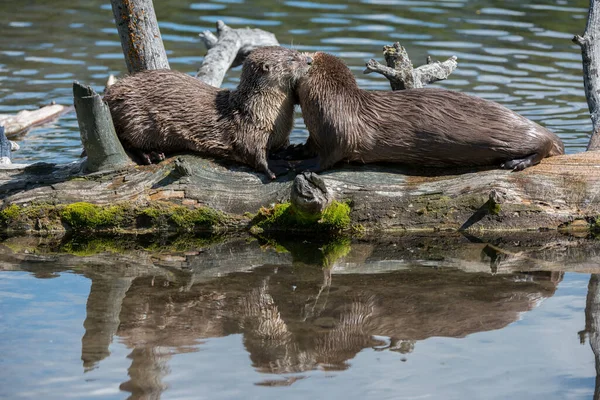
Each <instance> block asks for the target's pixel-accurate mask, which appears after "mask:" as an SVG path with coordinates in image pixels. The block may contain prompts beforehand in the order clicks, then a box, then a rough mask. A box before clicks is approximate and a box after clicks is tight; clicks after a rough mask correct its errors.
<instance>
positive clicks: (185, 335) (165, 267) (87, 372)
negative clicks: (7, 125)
mask: <svg viewBox="0 0 600 400" xmlns="http://www.w3.org/2000/svg"><path fill="white" fill-rule="evenodd" d="M155 6H156V11H157V15H158V19H159V21H160V27H161V31H162V35H163V40H164V42H165V46H166V48H167V50H168V55H169V61H170V63H171V66H172V68H174V69H178V70H181V71H185V72H188V73H193V72H194V71H195V70H196V69H197V67H198V66H199V65H200V63H201V62H202V55H203V53H204V49H203V48H202V45H201V44H200V42H199V40H198V39H197V34H198V33H199V32H201V31H203V30H206V29H210V30H214V23H215V21H217V20H218V19H222V20H224V21H225V22H226V23H228V24H229V25H231V26H232V27H234V28H235V27H244V26H248V25H249V26H252V27H260V28H262V29H266V30H269V31H271V32H274V33H275V34H276V36H277V38H278V39H279V41H280V42H281V43H282V44H284V45H287V46H293V47H295V48H297V49H300V50H303V51H316V50H322V51H328V52H331V53H334V54H336V55H338V56H340V57H342V58H343V59H344V60H345V61H346V62H347V63H348V65H349V66H350V67H351V68H352V70H353V71H354V73H355V75H356V76H357V78H358V79H359V84H360V85H361V86H362V87H363V88H367V89H379V90H388V88H389V86H388V83H387V81H386V80H385V79H383V78H381V77H379V76H375V75H363V74H362V70H363V68H364V63H365V62H366V61H367V60H368V59H370V58H376V59H378V60H380V61H381V59H382V57H381V53H380V50H381V47H382V46H383V45H386V44H390V43H392V42H394V41H400V42H401V43H402V44H403V45H404V46H405V47H406V48H407V49H408V51H409V54H410V56H411V58H412V60H413V61H414V63H415V64H420V63H421V61H423V60H425V58H426V56H427V55H428V54H430V55H432V56H434V57H435V58H438V59H445V58H447V57H449V56H451V55H457V56H458V58H459V68H458V69H457V70H456V71H455V72H454V73H453V74H452V76H451V77H450V79H449V80H447V81H444V82H441V83H438V84H436V85H439V86H443V87H447V88H450V89H453V90H460V91H465V92H469V93H474V94H476V95H479V96H482V97H485V98H488V99H492V100H495V101H498V102H500V103H502V104H504V105H506V106H508V107H509V108H512V109H514V110H516V111H518V112H520V113H522V114H523V115H525V116H527V117H528V118H530V119H532V120H535V121H537V122H539V123H541V124H543V125H546V126H548V127H549V128H550V129H552V130H553V131H555V132H557V133H558V134H559V135H560V136H561V138H562V139H563V140H564V142H565V144H566V148H567V152H570V153H573V152H577V151H582V150H583V149H584V148H585V146H586V144H587V140H588V139H587V135H588V133H589V132H590V130H591V124H590V121H589V115H588V110H587V104H586V102H585V97H584V93H583V88H582V76H581V60H580V51H579V48H578V47H577V46H576V45H574V44H572V43H571V41H570V39H571V37H572V35H573V34H576V33H582V32H583V29H584V26H585V18H586V13H587V6H588V1H587V0H577V1H575V0H572V1H554V0H552V1H546V2H530V1H526V0H521V1H492V0H489V1H466V0H462V1H461V0H452V1H440V0H432V1H412V0H365V1H362V2H341V1H339V2H333V1H330V2H328V3H317V2H305V1H285V2H267V1H262V2H261V1H254V2H252V1H243V0H222V1H213V2H202V3H200V2H198V3H193V2H189V1H182V0H171V1H156V2H155ZM0 14H1V15H3V16H5V18H3V19H2V20H0V38H1V39H0V114H2V113H15V112H17V111H19V110H22V109H32V108H36V107H38V106H39V105H41V104H45V103H48V102H50V101H56V102H58V103H62V104H70V103H71V102H72V100H71V83H72V81H73V80H79V81H81V82H84V83H87V84H91V85H92V86H94V87H95V88H96V89H97V90H102V88H103V86H104V82H105V80H106V78H107V76H108V75H109V74H117V75H119V74H123V71H124V70H125V64H124V61H123V58H122V53H121V49H120V44H119V42H118V37H117V34H116V29H115V27H114V23H113V21H112V11H111V10H110V7H109V6H108V2H107V1H106V0H104V1H99V0H88V1H85V2H72V1H66V0H53V1H36V0H26V1H22V2H20V3H19V4H18V6H17V5H15V3H14V2H9V1H2V2H0ZM238 78H239V70H234V71H230V72H229V73H228V75H227V78H226V80H225V82H224V85H225V86H227V87H233V86H235V85H236V84H237V82H238ZM306 136H307V132H306V130H305V128H304V125H303V124H302V119H301V116H300V114H298V118H297V123H296V129H295V130H294V133H293V136H292V140H293V141H294V142H301V141H303V140H304V139H305V138H306ZM19 141H20V144H21V146H22V148H21V150H20V151H19V152H17V153H15V154H14V155H15V160H14V161H15V162H34V161H53V162H69V161H72V160H75V159H77V158H78V157H79V154H80V152H81V145H80V140H79V133H78V128H77V121H76V119H75V115H74V114H73V113H71V114H68V115H65V116H63V117H62V118H60V119H59V120H57V121H56V122H54V123H52V124H49V125H46V126H44V127H41V128H36V129H34V130H32V131H30V132H29V133H27V134H26V135H25V136H23V137H21V138H19ZM549 235H550V236H548V235H542V234H536V235H535V236H522V237H513V236H510V237H501V238H480V239H477V240H475V239H474V238H472V237H471V238H469V240H467V239H466V238H464V237H443V236H439V237H438V236H430V237H429V236H415V237H395V238H378V239H377V240H376V241H373V240H354V241H352V242H351V241H349V240H346V239H344V240H343V239H336V240H333V241H330V242H323V241H318V240H316V239H314V238H310V239H296V240H288V241H283V240H282V238H275V239H272V238H271V239H261V240H255V239H252V238H246V237H242V238H233V239H232V238H228V239H225V238H197V237H179V238H162V237H141V238H140V237H138V238H135V239H134V238H127V237H119V238H111V239H110V240H109V239H107V238H91V237H86V238H35V237H25V238H8V239H0V338H1V340H0V370H1V371H2V373H0V398H7V399H13V398H17V399H18V398H46V399H65V398H82V399H86V398H108V399H113V398H115V399H121V398H127V397H129V398H132V399H141V398H159V397H161V398H177V399H183V398H200V399H230V398H261V399H262V398H281V397H285V398H292V399H294V398H307V397H309V398H323V397H328V398H348V399H365V398H376V399H398V398H403V399H422V398H444V399H469V398H473V399H505V398H514V399H544V400H547V399H564V398H571V399H576V398H590V397H592V396H595V397H596V398H599V397H600V390H599V391H597V393H594V392H595V388H596V380H598V378H597V376H596V369H597V368H600V367H599V366H600V341H599V336H598V331H597V329H598V328H597V326H598V321H599V320H600V308H599V303H598V301H597V300H596V299H598V298H600V293H599V291H600V289H599V284H598V282H599V281H600V276H599V275H598V274H597V266H598V255H599V254H600V247H599V246H600V244H599V242H597V241H594V240H588V239H577V238H572V237H563V236H557V235H552V234H549Z"/></svg>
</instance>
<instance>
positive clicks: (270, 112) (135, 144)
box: [104, 47, 311, 179]
mask: <svg viewBox="0 0 600 400" xmlns="http://www.w3.org/2000/svg"><path fill="white" fill-rule="evenodd" d="M310 61H311V60H310V58H308V57H306V56H303V55H301V54H300V53H298V52H297V51H295V50H290V49H286V48H284V47H261V48H258V49H256V50H254V51H253V52H252V53H250V55H249V56H248V58H247V59H246V61H245V62H244V65H243V67H242V75H241V79H240V84H239V86H238V87H237V89H235V90H227V89H218V88H215V87H212V86H210V85H207V84H205V83H203V82H201V81H199V80H197V79H195V78H192V77H191V76H189V75H186V74H183V73H181V72H177V71H172V70H154V71H144V72H140V73H137V74H134V75H132V76H129V77H126V78H123V79H120V80H118V81H117V83H115V84H114V85H112V86H110V87H109V88H108V90H107V92H106V95H105V96H104V100H105V101H106V102H107V103H108V106H109V108H110V112H111V115H112V118H113V121H114V124H115V128H116V131H117V135H118V136H119V139H120V140H121V142H122V143H123V145H124V147H125V148H126V149H127V150H133V151H136V150H137V151H140V152H142V154H143V155H144V161H145V162H147V163H149V162H150V157H149V155H148V154H147V153H152V152H155V153H156V154H160V153H176V152H182V151H193V152H198V153H202V154H207V155H211V156H216V157H222V158H226V159H230V160H234V161H239V162H243V163H246V164H248V165H250V166H252V167H254V168H255V169H257V170H260V171H263V172H264V173H266V174H267V175H268V176H269V177H270V178H271V179H274V178H275V174H274V173H273V172H272V171H271V170H270V169H269V165H268V163H267V151H268V149H277V148H280V147H283V146H285V145H287V144H288V139H289V135H290V132H291V130H292V126H293V123H294V119H293V113H294V104H297V102H298V100H297V96H296V93H295V87H296V82H297V80H298V78H300V77H301V76H302V75H303V74H305V73H306V71H307V70H308V67H309V63H310Z"/></svg>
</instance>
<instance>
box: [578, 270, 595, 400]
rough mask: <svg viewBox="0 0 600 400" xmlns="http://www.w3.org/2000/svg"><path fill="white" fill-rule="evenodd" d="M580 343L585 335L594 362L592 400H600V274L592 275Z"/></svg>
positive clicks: (583, 340) (583, 341)
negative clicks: (594, 380)
mask: <svg viewBox="0 0 600 400" xmlns="http://www.w3.org/2000/svg"><path fill="white" fill-rule="evenodd" d="M579 334H580V335H581V343H582V344H583V343H585V336H586V335H587V336H588V338H589V341H590V346H591V347H592V351H593V352H594V359H595V361H596V387H595V390H594V400H598V399H600V274H592V276H591V277H590V283H589V285H588V294H587V300H586V304H585V330H583V331H581V332H579Z"/></svg>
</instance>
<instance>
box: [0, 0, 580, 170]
mask: <svg viewBox="0 0 600 400" xmlns="http://www.w3.org/2000/svg"><path fill="white" fill-rule="evenodd" d="M588 4H589V1H588V0H571V1H566V0H552V1H547V2H532V1H527V0H521V1H499V0H488V1H483V0H482V1H467V0H462V1H461V0H452V1H440V0H437V1H436V0H432V1H414V0H363V1H360V2H358V1H351V2H342V1H338V2H335V1H330V2H328V3H320V2H307V1H282V2H270V1H243V0H235V1H233V0H221V1H213V2H202V3H194V2H193V1H183V0H170V1H157V2H156V4H155V7H156V13H157V16H158V20H159V22H160V28H161V32H162V36H163V40H164V42H165V47H166V48H167V51H168V56H169V61H170V64H171V67H172V68H174V69H178V70H181V71H185V72H188V73H193V72H195V70H196V69H197V68H198V66H199V65H200V63H201V62H202V56H203V54H204V52H205V50H204V48H203V45H201V44H200V41H199V40H198V38H197V35H198V33H199V32H202V31H203V30H206V29H210V30H213V31H214V25H215V22H216V21H217V20H219V19H221V20H224V21H225V22H226V23H227V24H229V25H231V26H232V27H234V28H235V27H245V26H252V27H258V28H262V29H265V30H269V31H271V32H273V33H275V34H276V36H277V38H278V40H279V41H280V43H282V44H283V45H287V46H293V47H295V48H297V49H300V50H306V51H316V50H322V51H328V52H331V53H334V54H336V55H338V56H340V57H342V58H343V59H344V60H345V61H346V62H347V63H348V65H349V66H350V67H351V68H352V70H353V71H354V73H355V75H356V76H357V77H358V79H359V83H360V85H361V86H362V87H363V88H367V89H380V90H388V89H389V85H388V83H387V81H386V80H385V79H384V78H382V77H379V76H375V75H363V74H362V70H363V69H364V64H365V62H366V61H367V60H368V59H370V58H376V59H378V60H380V61H382V55H381V53H380V51H381V47H382V46H383V45H386V44H390V43H392V42H394V41H400V42H401V43H402V44H403V45H404V46H405V47H406V48H407V49H408V52H409V55H410V56H411V58H412V60H413V62H414V63H415V64H421V63H422V62H423V61H424V60H425V58H426V56H427V55H428V54H429V55H432V56H433V57H434V58H438V59H445V58H447V57H449V56H451V55H456V56H458V59H459V68H458V69H457V70H456V71H455V72H454V73H453V74H452V76H451V77H450V79H449V80H447V81H445V82H442V83H439V85H440V86H443V87H447V88H450V89H453V90H460V91H465V92H469V93H474V94H476V95H478V96H481V97H484V98H487V99H492V100H495V101H498V102H500V103H502V104H504V105H506V106H508V107H509V108H511V109H514V110H516V111H517V112H519V113H522V114H523V115H525V116H526V117H528V118H530V119H532V120H535V121H537V122H539V123H541V124H543V125H545V126H548V127H549V128H550V129H552V130H553V131H555V132H556V133H558V134H559V136H560V137H561V138H562V139H563V140H564V142H565V145H566V149H567V152H569V153H573V152H577V151H582V150H583V149H584V148H585V146H586V144H587V140H588V134H589V132H591V123H590V120H589V114H588V110H587V104H586V102H585V97H584V92H583V84H582V72H581V55H580V50H579V47H578V46H576V45H574V44H573V43H572V42H571V40H570V39H571V38H572V36H573V35H574V34H581V33H582V32H583V30H584V27H585V20H586V16H587V7H588ZM0 14H1V15H4V16H6V18H3V19H2V20H1V21H0V38H2V39H0V114H2V113H14V112H17V111H19V110H22V109H32V108H36V107H38V106H39V105H42V104H45V103H48V102H50V101H56V102H58V103H61V104H71V103H72V99H71V83H72V81H73V80H78V81H81V82H85V83H87V84H91V85H92V86H93V87H94V88H96V89H97V90H102V88H103V87H104V83H105V81H106V78H107V77H108V75H109V74H117V75H119V74H123V73H124V71H125V63H124V61H123V56H122V52H121V48H120V43H119V39H118V36H117V33H116V28H115V27H114V23H113V21H112V11H111V9H110V5H109V4H108V1H107V0H102V1H100V0H88V1H84V2H72V1H66V0H53V1H48V0H47V1H39V0H38V1H36V0H26V1H22V2H20V3H19V6H18V7H15V5H14V3H13V2H10V1H2V2H0ZM238 77H239V71H230V73H228V75H227V78H226V80H225V82H224V86H226V87H233V86H235V85H236V84H237V82H238ZM297 117H298V118H297V123H296V128H295V130H294V132H293V135H292V141H293V142H295V143H298V142H302V141H304V140H305V138H306V137H307V132H306V129H305V127H304V125H303V122H302V118H301V116H300V114H298V116H297ZM19 141H20V143H21V145H22V150H21V151H19V152H17V153H15V155H14V156H15V160H14V161H15V162H33V161H53V162H68V161H73V160H75V159H77V158H78V157H79V155H80V153H81V144H80V139H79V133H78V128H77V121H76V119H75V115H74V113H71V114H68V115H66V116H64V117H62V118H61V119H60V120H58V121H57V122H55V123H53V124H50V125H46V126H44V127H42V128H37V129H35V130H33V131H31V132H29V133H28V134H27V135H25V136H24V137H22V138H19Z"/></svg>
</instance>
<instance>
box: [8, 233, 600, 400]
mask: <svg viewBox="0 0 600 400" xmlns="http://www.w3.org/2000/svg"><path fill="white" fill-rule="evenodd" d="M538 239H541V240H539V241H536V242H532V241H531V240H529V239H528V237H527V236H522V237H514V236H513V237H504V238H491V239H490V238H487V239H486V238H480V239H478V240H475V239H474V238H472V237H471V238H469V239H467V238H464V237H460V236H459V237H455V236H445V237H444V236H409V237H395V238H380V239H378V240H377V241H364V240H354V241H350V240H348V239H335V240H329V241H326V240H323V241H318V240H315V239H314V238H313V239H306V238H305V239H296V240H288V241H281V240H280V241H276V240H273V239H268V240H256V239H250V238H245V237H242V238H238V239H235V238H233V239H227V240H225V239H224V238H212V239H211V240H213V241H215V243H213V244H208V242H209V239H208V238H194V237H191V238H190V237H188V238H181V237H180V238H176V239H174V240H172V239H164V238H156V237H150V238H144V239H142V240H140V239H139V238H138V239H126V238H120V239H117V240H108V239H105V238H91V239H90V238H74V239H70V240H69V239H60V238H58V239H39V238H33V237H29V238H27V237H26V238H11V239H6V240H4V241H3V242H0V337H2V340H1V341H0V368H1V370H2V373H1V374H0V398H7V399H17V398H45V399H64V398H82V399H83V398H111V399H112V398H115V399H116V398H127V397H129V398H132V399H142V398H143V399H150V398H176V399H187V398H194V399H237V398H261V399H262V398H273V399H276V398H277V399H278V398H282V397H283V398H298V399H300V398H350V399H365V398H373V399H422V398H444V399H507V398H512V399H565V398H569V399H579V398H581V399H583V398H585V399H588V398H592V396H594V390H595V385H596V380H597V379H599V378H597V377H596V369H595V367H598V366H600V358H599V357H600V337H599V336H598V332H599V329H600V323H599V321H600V285H599V282H600V275H599V274H594V273H592V274H590V272H595V271H597V270H598V261H599V260H600V258H599V257H600V242H598V241H597V240H587V239H576V238H570V237H562V236H552V235H551V236H548V235H546V236H541V234H540V236H538ZM595 354H596V355H595ZM598 395H600V391H599V392H598V393H596V396H598ZM596 398H597V397H596Z"/></svg>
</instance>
